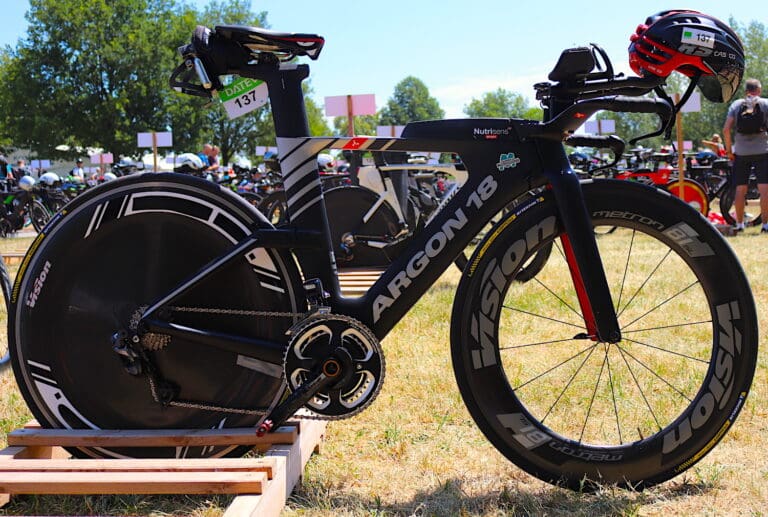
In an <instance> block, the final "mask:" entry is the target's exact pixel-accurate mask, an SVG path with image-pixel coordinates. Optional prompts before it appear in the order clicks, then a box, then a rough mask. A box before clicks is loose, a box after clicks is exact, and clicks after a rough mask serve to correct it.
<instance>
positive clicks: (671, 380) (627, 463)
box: [451, 180, 758, 490]
mask: <svg viewBox="0 0 768 517" xmlns="http://www.w3.org/2000/svg"><path fill="white" fill-rule="evenodd" d="M584 194H585V197H586V200H587V208H588V212H589V214H590V215H591V218H592V221H593V224H594V226H595V228H600V227H605V226H608V227H616V230H615V231H614V232H613V233H611V234H607V235H602V236H600V237H599V238H598V239H597V245H598V248H599V250H600V255H601V258H602V261H603V265H604V268H605V271H606V277H607V280H608V285H609V286H610V288H611V295H612V298H613V303H614V307H615V309H616V313H617V316H618V320H619V324H620V327H621V333H622V339H621V341H619V342H618V343H615V344H612V343H605V342H600V341H599V340H597V339H596V338H593V337H591V336H589V333H588V332H587V330H586V326H585V323H584V321H585V320H584V317H583V316H582V315H581V312H580V305H579V303H578V301H577V296H576V292H575V289H574V286H573V282H572V281H571V273H570V272H569V268H568V264H567V263H566V258H565V257H566V254H565V253H563V252H562V246H561V244H560V237H561V236H563V232H564V230H563V224H562V220H561V216H560V214H559V211H558V208H557V205H556V203H555V201H554V199H553V197H552V195H551V193H549V192H547V193H545V194H544V195H543V197H542V198H540V199H537V200H535V201H534V202H533V204H532V205H529V206H526V207H524V208H523V209H522V210H519V211H517V212H513V213H512V214H510V216H509V217H510V218H516V220H515V221H514V223H513V224H510V225H509V226H508V228H507V229H506V230H505V231H503V232H500V233H498V234H493V235H491V236H489V237H488V238H486V239H485V241H484V242H483V243H482V244H481V245H480V246H478V249H482V250H483V253H482V257H479V255H478V252H476V253H475V256H473V258H472V260H475V259H477V258H478V257H479V262H478V264H477V267H476V268H474V269H473V270H471V271H470V270H467V271H465V276H464V278H463V279H462V281H461V283H460V285H459V289H458V292H457V294H456V297H455V300H456V302H454V309H453V317H452V326H451V351H452V359H453V365H454V371H455V374H456V378H457V381H458V385H459V388H460V391H461V394H462V396H463V398H464V401H465V403H466V405H467V407H468V408H469V411H470V413H471V414H472V416H473V418H474V419H475V421H476V422H477V424H478V426H479V427H480V429H481V430H482V431H483V433H485V435H486V436H487V437H488V439H489V440H490V441H491V442H492V443H493V444H494V445H495V446H496V448H497V449H499V451H501V452H502V453H503V454H504V455H505V456H506V457H507V458H509V459H510V460H511V461H512V462H514V463H515V464H516V465H518V466H519V467H521V468H523V469H524V470H526V471H527V472H529V473H531V474H532V475H534V476H537V477H539V478H541V479H543V480H545V481H548V482H551V483H556V484H562V485H565V486H568V487H570V488H573V489H577V490H578V489H582V488H585V487H589V486H591V485H593V484H596V483H608V484H621V485H625V486H630V487H633V488H643V487H646V486H651V485H654V484H656V483H660V482H662V481H665V480H667V479H669V478H671V477H673V476H675V475H677V474H679V473H680V472H682V471H684V470H686V469H687V468H689V467H690V466H691V465H693V464H694V463H696V462H697V461H699V460H700V459H701V458H702V457H703V456H704V455H705V454H706V453H707V452H709V451H710V450H711V449H712V448H713V447H714V446H715V444H717V442H718V441H719V440H720V439H721V438H722V437H723V435H724V434H725V431H726V430H727V429H729V428H730V427H731V426H732V424H733V421H734V419H735V418H736V416H737V414H738V413H739V410H740V409H741V408H742V407H743V404H744V400H745V398H746V396H747V392H748V391H749V388H750V384H751V382H752V377H753V374H754V369H755V362H756V357H757V339H758V330H757V317H756V312H755V306H754V302H753V299H752V294H751V291H750V287H749V283H748V282H747V279H746V277H745V275H744V272H743V270H742V268H741V266H740V264H739V262H738V260H737V258H736V256H735V255H734V253H733V251H732V250H731V249H730V247H729V246H728V244H727V243H726V242H725V240H724V239H723V237H722V236H721V235H720V234H719V233H718V232H717V231H716V230H715V229H714V227H712V226H711V225H710V224H709V223H708V222H707V221H706V220H705V219H704V218H702V217H701V216H700V215H699V214H697V213H695V212H694V211H693V210H691V209H690V207H689V206H686V204H684V203H682V202H680V201H678V200H677V199H675V198H673V197H671V196H670V195H669V194H667V193H665V192H663V191H659V190H656V189H652V188H647V187H643V186H640V185H636V184H631V183H629V182H615V181H611V180H603V181H595V182H594V183H593V184H589V185H585V186H584ZM550 244H551V245H553V246H555V248H557V249H558V250H559V252H557V253H552V255H551V256H550V258H549V260H548V261H547V263H546V266H545V267H544V268H543V270H542V271H541V272H540V273H539V274H538V275H537V276H536V281H535V282H529V283H527V284H520V283H518V282H514V279H515V275H516V274H517V272H518V271H519V270H520V267H521V265H522V264H524V263H525V262H526V260H528V258H529V257H531V256H532V255H534V254H536V253H537V252H538V251H539V250H540V249H541V248H542V247H543V246H546V245H550Z"/></svg>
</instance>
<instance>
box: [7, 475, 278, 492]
mask: <svg viewBox="0 0 768 517" xmlns="http://www.w3.org/2000/svg"><path fill="white" fill-rule="evenodd" d="M266 485H267V475H266V473H264V472H210V471H206V472H174V473H173V475H168V473H167V472H15V473H13V474H12V475H8V476H7V477H6V476H5V475H0V493H4V494H241V493H244V494H259V493H261V492H262V491H263V490H264V488H265V486H266Z"/></svg>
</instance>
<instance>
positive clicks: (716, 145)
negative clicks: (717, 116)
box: [701, 133, 727, 158]
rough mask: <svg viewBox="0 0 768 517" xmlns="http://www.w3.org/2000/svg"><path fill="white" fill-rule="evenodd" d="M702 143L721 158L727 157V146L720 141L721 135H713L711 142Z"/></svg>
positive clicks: (703, 141) (704, 141)
mask: <svg viewBox="0 0 768 517" xmlns="http://www.w3.org/2000/svg"><path fill="white" fill-rule="evenodd" d="M701 143H702V144H704V145H705V146H707V147H708V148H710V149H711V150H712V152H713V153H715V154H716V155H717V156H718V157H719V158H725V156H726V155H727V153H726V152H725V146H724V145H723V142H722V140H721V139H720V135H718V134H717V133H715V134H713V135H712V138H711V139H710V140H702V141H701Z"/></svg>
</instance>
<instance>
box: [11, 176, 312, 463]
mask: <svg viewBox="0 0 768 517" xmlns="http://www.w3.org/2000/svg"><path fill="white" fill-rule="evenodd" d="M256 227H269V224H268V223H267V222H266V221H265V219H264V218H263V217H262V216H260V214H258V212H257V211H256V210H255V209H254V208H253V207H252V206H251V205H249V204H248V203H246V202H245V201H244V200H242V199H241V198H239V197H238V196H237V195H236V194H234V193H232V192H231V191H226V190H223V189H220V188H219V187H217V186H216V185H214V184H212V183H209V182H207V181H205V180H202V179H198V178H193V177H191V176H186V175H179V174H143V175H130V176H125V177H123V178H119V179H117V180H114V181H111V182H109V183H106V184H104V185H102V186H100V187H99V188H96V189H92V190H89V191H88V192H87V193H85V194H83V195H82V196H79V197H78V198H77V199H76V200H74V201H72V203H71V204H70V205H68V208H67V210H66V213H63V212H62V213H60V214H59V215H58V216H57V219H54V220H53V221H52V223H51V224H49V225H48V226H46V228H45V231H44V233H41V234H39V235H38V238H37V240H36V241H35V243H33V245H32V246H31V248H30V249H31V250H32V251H31V252H30V255H28V256H27V257H26V258H25V262H24V263H25V264H26V265H27V266H26V268H25V269H24V270H23V275H22V276H21V278H20V279H19V280H17V283H16V286H15V290H14V291H13V292H14V294H15V295H16V298H15V299H14V300H13V302H14V303H13V304H12V307H13V308H14V314H13V319H12V321H11V325H10V328H9V339H10V349H11V361H12V364H13V369H14V373H15V375H16V381H17V383H18V385H19V389H20V390H21V392H22V394H23V396H24V399H25V400H26V402H27V404H28V406H29V407H30V409H31V410H32V413H33V414H34V416H35V418H37V420H38V421H39V422H40V423H41V424H42V425H43V426H45V427H53V428H72V429H160V428H173V429H190V428H191V429H213V428H223V427H246V426H257V425H259V424H260V423H261V421H262V420H263V418H264V416H265V414H267V413H268V412H269V411H270V408H271V407H273V406H274V404H276V402H277V400H278V398H279V397H280V396H281V395H282V393H283V386H284V383H283V379H282V368H281V366H282V365H273V364H266V363H264V362H263V361H259V360H257V359H255V358H253V357H250V356H244V355H240V354H238V353H236V352H229V351H226V350H223V349H218V348H213V347H211V346H207V345H205V344H203V343H202V342H200V341H199V340H198V341H196V340H193V339H188V338H186V337H183V336H174V337H170V336H163V335H159V334H153V335H149V334H146V335H143V336H142V339H141V341H140V342H137V343H136V346H137V347H140V351H141V353H142V354H144V355H145V356H146V358H147V361H146V362H148V363H149V364H151V365H152V368H153V370H152V371H153V372H154V374H155V375H152V376H150V375H148V374H147V369H146V368H145V367H144V365H145V364H146V363H145V362H142V363H141V364H142V368H143V371H141V372H138V373H137V372H136V371H135V370H131V369H129V368H128V367H127V365H126V364H125V363H124V357H125V354H119V353H118V352H119V350H116V349H114V348H113V346H114V345H115V338H114V336H116V335H117V336H120V333H127V334H128V335H129V336H130V335H131V332H135V333H137V334H139V333H141V329H140V328H138V322H139V320H140V318H141V315H142V314H143V311H144V310H146V308H147V307H148V306H149V305H150V304H152V303H154V302H155V301H156V300H158V299H160V298H161V297H163V296H165V295H167V294H168V293H169V291H170V290H171V289H173V288H174V287H176V286H178V285H179V284H180V283H182V282H183V281H185V280H186V279H190V278H192V277H193V275H194V274H195V273H196V272H198V271H199V270H200V269H201V268H202V267H203V266H204V265H206V264H209V263H210V262H211V261H212V260H215V259H217V258H218V257H220V256H221V255H223V254H225V253H227V252H228V251H229V250H231V249H232V248H233V247H234V246H235V244H236V243H238V242H239V241H241V240H242V239H244V238H245V237H246V236H247V235H249V233H250V231H251V228H256ZM300 285H301V284H300V280H299V277H298V272H297V271H296V269H295V265H294V263H293V261H292V259H291V257H290V256H288V255H285V254H284V253H283V252H280V251H276V250H271V249H264V248H259V247H257V246H255V245H254V247H253V248H251V249H249V250H247V251H244V252H243V254H242V256H240V257H238V258H237V259H236V260H234V262H232V263H231V264H229V265H228V266H226V267H224V268H221V269H220V270H218V271H216V272H215V273H214V274H212V275H211V276H209V277H207V278H206V279H205V280H203V281H200V282H199V283H198V284H197V285H196V286H195V287H192V288H191V289H190V290H188V291H187V292H186V293H185V294H184V295H183V296H181V297H179V298H178V300H177V301H176V302H174V303H172V304H169V306H165V307H163V308H162V309H161V311H160V312H162V313H166V314H167V315H166V316H163V317H164V318H166V319H169V320H172V321H173V323H175V324H178V325H181V326H183V327H188V328H192V329H195V330H197V331H199V332H200V333H203V334H210V335H215V334H219V335H221V334H230V335H235V336H243V337H246V338H253V339H266V340H269V341H273V342H280V341H285V340H286V337H285V332H286V330H287V329H288V328H290V326H291V325H292V324H293V323H294V322H295V321H296V318H297V317H296V316H295V315H296V313H297V312H303V311H304V310H306V305H304V306H302V305H301V304H302V303H303V302H302V301H301V300H302V298H300V297H299V295H298V294H297V291H298V288H297V287H296V286H300ZM243 312H246V313H250V314H245V315H244V314H242V313H243ZM254 312H255V313H254ZM273 314H274V315H273ZM120 342H121V341H118V343H120ZM160 381H162V382H160ZM247 450H248V448H247V447H234V446H224V447H193V448H183V447H179V448H175V447H166V448H162V447H161V448H142V447H136V448H129V449H120V448H114V447H108V446H106V447H98V448H85V447H83V448H78V449H74V450H73V451H72V452H73V453H74V454H76V455H78V456H92V457H123V456H136V457H143V456H149V457H154V456H158V457H164V456H165V457H208V456H223V455H234V456H236V455H241V454H243V453H244V452H246V451H247Z"/></svg>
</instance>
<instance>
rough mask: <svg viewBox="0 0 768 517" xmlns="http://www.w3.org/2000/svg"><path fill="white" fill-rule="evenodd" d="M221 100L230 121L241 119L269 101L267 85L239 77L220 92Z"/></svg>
mask: <svg viewBox="0 0 768 517" xmlns="http://www.w3.org/2000/svg"><path fill="white" fill-rule="evenodd" d="M219 99H221V101H222V102H223V103H224V108H225V109H226V110H227V115H228V116H229V118H230V119H234V118H237V117H241V116H243V115H245V114H246V113H249V112H251V111H253V110H255V109H256V108H260V107H262V106H264V105H265V104H266V103H267V101H269V93H268V91H267V83H265V82H264V81H257V80H256V79H248V78H246V77H238V78H237V79H235V80H234V81H232V83H230V84H229V85H227V86H225V87H224V89H223V90H221V91H219Z"/></svg>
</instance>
